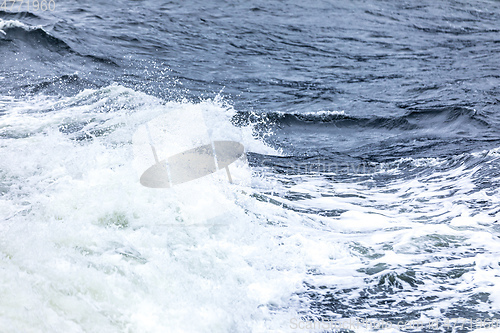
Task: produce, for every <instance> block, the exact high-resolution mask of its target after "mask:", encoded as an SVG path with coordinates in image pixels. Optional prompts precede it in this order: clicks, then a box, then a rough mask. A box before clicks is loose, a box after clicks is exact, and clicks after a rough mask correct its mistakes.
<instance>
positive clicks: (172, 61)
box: [0, 0, 500, 331]
mask: <svg viewBox="0 0 500 333" xmlns="http://www.w3.org/2000/svg"><path fill="white" fill-rule="evenodd" d="M6 22H7V23H6ZM8 22H16V23H15V24H12V23H8ZM21 24H24V26H22V25H21ZM0 30H3V32H4V33H2V32H1V31H0V94H1V96H3V97H2V100H3V101H5V102H3V103H0V114H4V113H9V112H10V111H11V110H12V109H13V108H14V104H12V103H14V102H12V101H24V102H26V103H29V101H30V100H33V99H36V98H37V96H38V97H39V96H44V98H45V97H50V98H55V99H56V100H57V99H61V100H62V101H65V98H72V97H74V96H78V94H79V93H81V92H82V91H84V90H85V89H92V90H99V89H103V88H105V87H108V86H110V85H113V84H117V85H118V86H121V87H126V88H130V89H132V90H133V91H135V92H142V93H145V94H147V95H149V96H154V97H157V98H159V99H160V100H161V101H164V102H171V101H179V102H181V101H189V102H190V103H198V102H200V101H203V100H206V99H210V98H215V96H217V95H220V96H222V98H223V99H224V100H225V101H226V103H228V104H230V105H231V106H232V107H233V108H234V110H235V114H234V115H233V117H232V122H233V124H234V125H235V126H237V127H241V126H247V125H249V124H250V125H252V126H253V128H254V135H255V136H256V137H257V138H259V140H262V141H264V142H265V143H266V144H268V145H270V146H271V147H273V148H275V149H278V150H280V151H281V152H282V154H281V155H280V156H271V155H266V154H264V153H262V152H252V151H251V150H250V151H249V162H250V165H251V167H252V168H255V170H261V168H263V170H265V172H266V174H267V177H269V178H271V179H273V178H274V179H275V181H276V182H277V184H279V186H280V188H281V190H277V191H275V190H276V189H275V190H262V193H261V194H262V195H269V196H276V197H277V198H281V199H283V200H286V202H288V200H289V202H288V206H283V207H282V209H284V210H290V211H292V212H297V213H301V214H302V213H305V214H308V216H318V217H333V218H335V217H339V216H341V215H342V214H343V213H345V212H350V211H352V210H355V209H354V208H353V207H358V208H360V211H364V212H365V211H372V212H377V214H385V213H386V216H391V218H394V219H398V216H402V217H401V219H402V220H405V221H407V220H408V221H411V222H412V223H417V224H418V223H422V224H426V225H434V224H435V225H449V224H450V223H451V222H452V221H453V219H454V218H456V217H460V216H462V217H464V218H467V217H471V218H473V217H475V216H476V217H478V216H483V215H484V216H487V217H488V219H484V221H483V220H481V219H480V218H479V217H478V218H477V225H475V227H474V226H471V225H465V227H464V228H465V229H460V228H458V229H456V230H459V231H460V232H462V231H464V230H465V231H466V230H468V229H467V228H471V229H470V230H472V231H471V233H472V232H474V230H476V229H474V228H476V227H477V228H479V229H478V230H480V231H481V232H486V233H487V234H489V235H490V236H491V239H489V240H488V242H492V243H488V244H496V243H498V242H499V240H498V237H497V235H498V233H499V231H500V228H499V227H498V223H497V222H498V216H499V214H500V213H499V212H500V206H499V204H498V199H499V196H498V194H499V192H498V185H499V183H500V167H499V166H498V150H497V149H498V148H499V147H500V65H499V64H500V2H498V1H494V0H485V1H479V0H474V1H463V0H460V1H427V0H425V1H418V2H408V1H395V0H386V1H361V0H356V1H326V0H325V1H319V0H313V1H307V2H305V1H296V0H291V1H277V0H272V1H269V0H266V1H239V0H236V1H223V0H220V1H197V0H193V1H164V2H161V1H160V2H158V1H149V0H145V1H123V0H117V1H113V2H111V3H110V2H105V1H90V2H85V3H82V2H78V1H66V0H59V1H57V0H56V9H55V10H54V11H45V12H41V11H30V12H26V11H20V12H19V11H11V10H3V11H0ZM0 102H1V100H0ZM62 103H66V102H62ZM81 103H85V102H81ZM61 108H63V107H62V106H61ZM104 108H106V106H104ZM109 108H110V109H109V112H117V113H119V112H120V110H121V108H123V107H121V106H120V107H116V108H114V106H113V105H110V106H109ZM35 109H36V108H35ZM42 109H43V108H42ZM57 110H58V109H57V107H52V109H50V110H39V111H40V112H42V113H43V112H49V111H53V112H57ZM34 112H36V110H34ZM8 125H9V124H7V125H5V124H4V126H8ZM9 126H10V125H9ZM12 126H14V125H12ZM70 132H71V131H70ZM12 137H15V136H12V135H11V134H10V136H9V134H8V132H6V133H2V138H4V139H5V138H7V139H8V138H12ZM391 170H392V171H391ZM318 179H321V181H324V183H316V182H315V181H316V180H318ZM318 181H319V180H318ZM417 183H418V184H417ZM301 184H302V185H301ZM308 184H309V185H308ZM342 184H344V185H342ZM347 184H351V185H352V186H353V187H352V188H351V187H349V190H347V192H345V191H343V190H341V188H344V187H343V186H350V185H347ZM415 184H417V185H415ZM308 186H311V187H308ZM336 186H338V187H336ZM305 188H307V189H308V190H304V189H305ZM302 190H304V192H301V191H302ZM428 191H430V192H428ZM426 193H431V194H428V195H426ZM391 195H393V197H391V198H390V199H387V198H388V196H391ZM257 197H259V198H260V196H259V195H257ZM329 197H334V198H340V199H339V200H344V199H345V202H344V201H343V203H342V204H338V205H337V204H333V205H331V207H325V205H323V204H319V201H318V202H315V201H307V200H311V198H316V199H318V198H320V199H321V198H329ZM349 198H354V199H352V200H351V201H349V200H350V199H349ZM262 200H264V199H262ZM265 200H267V199H265ZM265 200H264V201H265ZM318 200H319V199H318ZM294 205H297V206H294ZM457 207H462V208H463V210H460V209H461V208H460V209H459V208H457ZM465 211H467V213H466V214H465V213H464V212H465ZM384 212H385V213H384ZM399 214H400V215H399ZM460 214H462V215H460ZM457 221H458V220H457ZM457 225H458V224H457ZM460 226H462V225H459V227H460ZM395 228H396V226H395ZM408 228H409V230H415V228H417V227H412V226H410V227H408ZM412 228H413V229H412ZM334 229H335V228H334ZM389 229H390V228H389ZM454 230H455V229H454ZM465 231H464V232H465ZM356 232H357V231H351V232H348V234H351V233H354V234H355V233H356ZM478 232H479V231H478ZM388 237H389V236H388ZM439 237H441V236H439V232H438V231H435V232H433V231H432V232H431V231H425V232H424V233H422V234H420V235H414V237H413V238H412V242H413V241H414V242H415V244H417V245H415V244H413V243H412V244H413V245H412V246H409V247H408V248H405V250H404V251H403V250H401V251H402V253H412V254H413V255H415V256H420V257H419V258H420V259H421V260H420V259H419V260H418V265H417V264H415V265H416V266H414V265H406V264H404V263H398V262H397V261H395V262H394V263H393V264H391V262H390V259H388V263H385V264H384V265H386V266H383V265H382V266H381V264H380V263H379V262H377V263H375V262H373V263H372V262H371V260H374V259H376V258H379V256H380V255H382V254H381V253H382V252H383V251H388V250H390V251H392V250H394V251H395V252H396V253H399V252H398V250H396V246H395V244H396V243H397V242H396V241H391V240H390V237H389V238H388V240H387V242H386V243H384V242H385V240H384V239H383V238H381V239H377V240H371V241H369V240H366V239H365V240H364V241H359V242H358V241H356V240H352V242H351V241H350V240H349V241H348V240H345V241H346V242H347V243H346V244H348V247H349V248H350V249H351V252H352V253H354V254H353V255H355V256H360V258H361V257H362V258H363V259H360V260H361V261H362V262H363V264H364V265H366V267H365V268H363V269H361V270H358V272H360V274H365V275H364V276H365V277H364V281H365V283H364V284H363V285H358V286H357V287H349V288H347V287H346V288H345V289H343V288H342V287H341V286H338V285H336V284H335V282H334V281H333V280H332V282H331V283H330V282H328V279H326V281H323V282H321V283H320V282H311V281H309V282H308V281H304V284H303V289H302V290H301V291H297V293H296V294H297V295H299V296H300V297H301V298H300V299H301V302H300V304H302V305H300V306H298V308H297V309H298V310H297V311H298V313H300V314H301V315H302V316H304V318H330V317H332V314H333V313H336V314H338V315H340V316H343V317H349V316H368V317H370V318H385V319H391V318H396V317H398V316H399V317H398V318H403V319H405V320H409V319H416V318H419V316H420V315H421V314H422V313H424V310H425V311H429V310H430V309H432V307H433V306H434V305H433V304H435V303H436V302H438V301H439V302H441V301H443V302H444V303H446V302H445V301H447V300H449V303H446V304H445V305H443V304H441V303H439V304H440V305H439V306H438V307H437V308H439V311H440V313H441V315H442V316H447V317H449V318H456V317H465V318H482V319H484V318H500V317H498V314H499V313H500V312H499V311H500V305H499V304H498V302H499V301H498V300H497V299H498V298H499V297H500V296H498V295H495V294H494V293H493V292H492V290H494V288H495V287H494V286H490V287H485V285H483V284H481V283H480V284H474V282H473V280H474V279H473V278H471V279H469V280H460V279H461V276H462V275H463V274H464V273H465V272H469V271H470V270H473V267H474V265H477V262H478V261H477V260H476V261H474V260H472V261H467V260H465V258H470V257H475V256H476V255H479V254H481V255H484V253H489V254H490V255H491V256H495V255H497V254H498V252H495V251H496V250H495V249H496V247H490V249H488V247H486V246H485V248H478V247H477V244H478V243H477V242H479V241H478V240H477V239H476V238H474V240H473V241H470V240H467V239H466V238H467V237H466V236H464V238H460V237H461V236H460V237H459V236H456V235H455V236H447V235H442V238H439ZM454 237H458V238H454ZM363 242H364V243H363ZM367 244H371V245H367ZM443 244H444V245H443ZM454 244H456V245H454ZM495 246H496V245H495ZM393 247H394V248H393ZM377 248H378V250H377ZM410 248H411V249H410ZM443 248H445V249H446V251H445V252H446V254H444V252H443V253H441V252H440V251H441V250H442V249H443ZM455 249H456V251H455ZM490 250H491V251H492V252H488V251H490ZM405 251H406V252H405ZM372 252H373V253H372ZM436 253H437V254H436ZM426 254H427V255H428V256H425V255H426ZM434 254H435V255H434ZM370 255H372V257H370ZM454 258H461V259H464V260H465V261H467V263H462V264H461V265H462V266H456V267H453V265H450V266H446V265H444V264H443V265H444V266H442V267H441V268H438V266H439V265H435V266H432V263H439V262H446V261H450V260H454ZM492 262H493V261H492ZM426 265H427V266H426ZM491 265H493V264H491ZM431 266H432V267H431ZM373 267H375V268H373ZM429 267H431V268H429ZM490 268H491V270H488V274H490V273H491V274H492V275H491V276H495V277H498V272H499V271H498V262H497V264H496V266H494V265H493V266H491V267H490ZM339 269H341V267H340V266H339ZM397 269H403V270H402V271H398V270H397ZM318 270H319V271H321V267H319V268H318ZM495 272H496V273H495ZM318 274H320V275H322V274H326V275H328V273H325V272H323V273H318ZM384 274H385V275H384ZM310 275H311V276H314V275H315V274H314V272H312V273H311V274H310ZM401 281H403V282H401ZM405 281H406V282H405ZM426 281H427V282H426ZM405 283H406V284H405ZM426 283H430V284H431V285H432V287H428V286H429V285H428V284H426ZM460 283H462V284H464V285H467V286H468V287H467V288H465V287H464V288H463V289H460V288H458V289H457V288H455V286H456V285H459V284H460ZM484 283H486V282H484ZM492 283H493V282H492ZM403 285H405V286H406V287H403ZM439 288H442V289H441V290H448V291H449V290H453V292H458V291H457V290H462V292H464V295H465V296H463V297H462V298H460V297H458V296H457V297H458V298H456V299H455V296H456V295H455V296H450V295H448V294H447V292H444V291H443V292H442V293H440V291H439V290H440V289H439ZM488 288H489V289H488ZM497 288H498V287H497ZM404 292H407V293H408V294H404ZM426 293H430V294H429V295H430V296H429V297H427V296H426ZM410 294H411V297H413V298H411V299H406V297H407V296H408V295H410ZM408 297H410V296H408ZM488 297H489V298H488ZM495 297H496V298H495ZM290 299H292V298H290ZM306 300H307V301H306ZM391 308H392V310H394V311H395V312H394V311H391ZM402 313H406V314H407V316H406V317H405V315H403V314H402ZM434 315H435V317H439V316H438V315H437V314H434ZM393 321H396V320H395V319H394V320H393ZM238 329H241V327H240V328H238ZM443 329H444V330H445V331H446V330H448V331H450V329H449V328H448V329H445V328H443Z"/></svg>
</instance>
